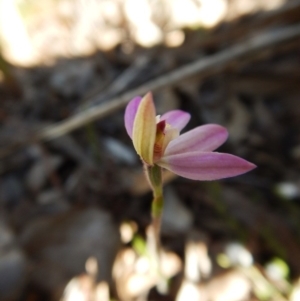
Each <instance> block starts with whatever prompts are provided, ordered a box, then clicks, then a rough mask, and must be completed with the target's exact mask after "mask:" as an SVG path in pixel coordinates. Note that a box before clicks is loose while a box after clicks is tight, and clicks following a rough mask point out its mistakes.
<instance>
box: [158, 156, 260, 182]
mask: <svg viewBox="0 0 300 301" xmlns="http://www.w3.org/2000/svg"><path fill="white" fill-rule="evenodd" d="M157 164H158V165H159V166H161V167H164V168H166V169H168V170H170V171H172V172H174V173H175V174H177V175H179V176H182V177H184V178H187V179H192V180H201V181H206V180H218V179H222V178H228V177H234V176H237V175H241V174H243V173H245V172H247V171H250V170H252V169H254V168H255V167H256V166H255V165H254V164H252V163H250V162H248V161H246V160H244V159H242V158H239V157H236V156H233V155H230V154H222V153H216V152H215V153H213V152H191V153H184V154H178V155H171V156H164V157H163V158H162V159H161V160H160V161H159V162H157Z"/></svg>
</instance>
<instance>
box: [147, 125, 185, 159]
mask: <svg viewBox="0 0 300 301" xmlns="http://www.w3.org/2000/svg"><path fill="white" fill-rule="evenodd" d="M178 136H179V131H178V130H177V129H176V128H173V127H172V126H171V125H170V124H168V123H167V122H166V121H165V120H161V121H158V122H157V124H156V136H155V143H154V148H153V162H157V161H158V160H159V159H160V158H161V157H162V156H163V154H164V152H165V149H166V148H167V146H168V144H169V143H170V142H171V141H172V140H173V139H175V138H176V137H178Z"/></svg>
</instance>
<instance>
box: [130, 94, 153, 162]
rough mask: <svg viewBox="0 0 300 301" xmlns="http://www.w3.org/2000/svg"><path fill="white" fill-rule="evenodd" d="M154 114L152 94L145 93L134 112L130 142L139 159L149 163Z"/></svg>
mask: <svg viewBox="0 0 300 301" xmlns="http://www.w3.org/2000/svg"><path fill="white" fill-rule="evenodd" d="M132 112H133V110H132ZM155 115H156V113H155V106H154V102H153V99H152V94H151V93H147V94H146V95H145V96H144V97H143V98H142V100H141V102H140V103H139V106H138V108H137V111H136V114H135V118H134V123H133V129H132V142H133V145H134V147H135V150H136V152H137V153H138V154H139V155H140V157H141V159H142V160H143V161H144V162H146V163H147V164H149V165H152V164H153V148H154V143H155V136H156V116H155Z"/></svg>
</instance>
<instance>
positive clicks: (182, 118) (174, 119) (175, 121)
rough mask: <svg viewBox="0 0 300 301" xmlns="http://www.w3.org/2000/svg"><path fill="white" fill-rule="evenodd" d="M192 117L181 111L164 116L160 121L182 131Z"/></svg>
mask: <svg viewBox="0 0 300 301" xmlns="http://www.w3.org/2000/svg"><path fill="white" fill-rule="evenodd" d="M190 119H191V115H190V114H189V113H187V112H184V111H181V110H173V111H169V112H167V113H165V114H163V115H162V116H161V117H160V120H165V121H166V122H167V123H168V124H170V125H171V126H172V127H174V128H176V129H178V130H179V131H181V130H182V129H183V128H184V127H185V126H186V125H187V123H188V122H189V121H190Z"/></svg>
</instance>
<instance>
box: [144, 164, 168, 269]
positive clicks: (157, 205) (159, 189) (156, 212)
mask: <svg viewBox="0 0 300 301" xmlns="http://www.w3.org/2000/svg"><path fill="white" fill-rule="evenodd" d="M146 170H147V175H148V179H149V182H150V185H151V187H152V190H153V201H152V206H151V215H152V227H153V234H154V243H155V259H156V264H157V266H158V269H159V271H160V268H159V266H160V254H161V243H160V228H161V218H162V212H163V204H164V198H163V183H162V170H161V168H160V167H159V166H157V165H154V166H147V167H146Z"/></svg>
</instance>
